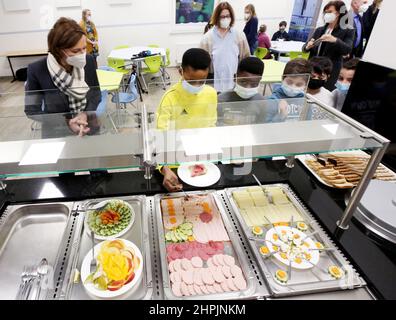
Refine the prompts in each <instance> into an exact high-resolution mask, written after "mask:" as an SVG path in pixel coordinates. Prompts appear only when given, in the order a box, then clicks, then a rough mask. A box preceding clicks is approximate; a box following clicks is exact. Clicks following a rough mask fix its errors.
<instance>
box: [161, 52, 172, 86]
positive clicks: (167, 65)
mask: <svg viewBox="0 0 396 320" xmlns="http://www.w3.org/2000/svg"><path fill="white" fill-rule="evenodd" d="M170 65H171V61H170V49H166V62H165V63H162V73H163V75H164V77H165V78H166V80H170V79H171V77H170V75H169V73H168V71H166V68H167V67H169V66H170ZM168 84H170V83H168Z"/></svg>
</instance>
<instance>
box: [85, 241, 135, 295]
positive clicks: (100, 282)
mask: <svg viewBox="0 0 396 320" xmlns="http://www.w3.org/2000/svg"><path fill="white" fill-rule="evenodd" d="M94 256H95V259H96V262H97V268H96V270H95V272H93V273H90V264H91V260H92V250H90V251H89V252H88V253H87V255H86V256H85V258H84V260H83V263H82V265H81V280H82V282H83V285H84V287H85V289H86V290H87V291H88V293H89V294H91V295H93V296H95V297H98V298H102V299H112V298H116V297H119V296H122V295H124V294H126V293H128V292H129V291H131V290H132V289H134V288H136V287H137V285H138V284H139V282H140V281H141V278H142V272H143V256H142V253H141V252H140V250H139V248H138V247H137V246H136V245H135V244H133V243H132V242H130V241H128V240H124V239H116V240H112V241H109V240H108V241H104V242H101V243H99V244H97V245H96V246H95V247H94Z"/></svg>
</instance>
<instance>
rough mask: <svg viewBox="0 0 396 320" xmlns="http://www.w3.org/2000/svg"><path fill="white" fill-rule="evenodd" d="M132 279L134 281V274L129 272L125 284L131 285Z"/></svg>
mask: <svg viewBox="0 0 396 320" xmlns="http://www.w3.org/2000/svg"><path fill="white" fill-rule="evenodd" d="M133 279H135V272H131V274H130V275H129V277H128V278H127V280H126V282H125V284H126V285H127V284H128V283H131V282H132V281H133Z"/></svg>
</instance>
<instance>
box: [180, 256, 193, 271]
mask: <svg viewBox="0 0 396 320" xmlns="http://www.w3.org/2000/svg"><path fill="white" fill-rule="evenodd" d="M181 266H182V268H183V269H184V270H185V271H189V270H191V269H192V268H193V266H192V264H191V262H190V260H188V259H186V258H184V259H183V260H182V261H181Z"/></svg>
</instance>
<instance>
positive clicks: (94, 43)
mask: <svg viewBox="0 0 396 320" xmlns="http://www.w3.org/2000/svg"><path fill="white" fill-rule="evenodd" d="M80 26H81V28H82V29H83V30H84V32H85V35H86V37H87V54H90V55H91V56H93V57H94V59H95V61H96V65H97V58H98V56H99V46H98V40H99V37H98V31H97V30H96V26H95V24H94V23H93V21H92V12H91V10H89V9H85V10H83V12H82V20H81V22H80Z"/></svg>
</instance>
